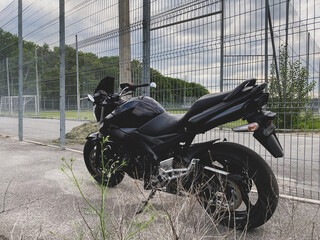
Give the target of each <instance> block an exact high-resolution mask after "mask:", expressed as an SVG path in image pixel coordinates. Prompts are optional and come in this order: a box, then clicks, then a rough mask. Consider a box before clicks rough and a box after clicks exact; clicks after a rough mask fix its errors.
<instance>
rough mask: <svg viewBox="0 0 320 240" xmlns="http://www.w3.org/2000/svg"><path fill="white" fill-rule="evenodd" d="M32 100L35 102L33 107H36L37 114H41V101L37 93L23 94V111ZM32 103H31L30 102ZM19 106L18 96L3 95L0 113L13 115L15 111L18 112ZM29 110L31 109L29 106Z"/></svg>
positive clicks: (0, 102) (0, 101)
mask: <svg viewBox="0 0 320 240" xmlns="http://www.w3.org/2000/svg"><path fill="white" fill-rule="evenodd" d="M31 101H33V102H34V104H33V105H34V107H33V105H32V106H31V108H32V109H33V108H34V112H35V114H36V115H37V116H38V115H39V101H38V99H37V95H23V96H22V102H23V112H25V111H26V107H29V106H28V103H30V102H31ZM29 105H30V104H29ZM18 110H19V106H18V96H3V97H1V100H0V114H2V113H9V114H10V115H13V114H14V112H18ZM27 111H30V109H29V108H28V109H27Z"/></svg>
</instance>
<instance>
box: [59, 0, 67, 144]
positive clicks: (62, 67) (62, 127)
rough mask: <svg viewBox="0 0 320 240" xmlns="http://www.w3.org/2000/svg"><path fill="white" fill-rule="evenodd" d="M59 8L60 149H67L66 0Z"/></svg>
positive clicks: (61, 0) (61, 2)
mask: <svg viewBox="0 0 320 240" xmlns="http://www.w3.org/2000/svg"><path fill="white" fill-rule="evenodd" d="M59 2H60V6H59V13H60V14H59V28H60V36H59V37H60V51H59V55H60V149H61V150H63V149H65V145H66V141H65V132H66V129H65V127H66V120H65V108H66V106H65V105H66V102H65V97H66V96H65V95H66V94H65V77H66V76H65V46H64V44H65V18H64V17H65V15H64V14H65V12H64V8H65V6H64V0H60V1H59Z"/></svg>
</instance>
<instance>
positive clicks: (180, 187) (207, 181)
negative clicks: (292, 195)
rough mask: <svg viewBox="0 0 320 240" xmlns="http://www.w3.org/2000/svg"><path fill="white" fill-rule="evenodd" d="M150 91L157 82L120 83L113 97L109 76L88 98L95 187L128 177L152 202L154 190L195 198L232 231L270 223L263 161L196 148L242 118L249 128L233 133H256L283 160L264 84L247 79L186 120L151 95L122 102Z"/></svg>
mask: <svg viewBox="0 0 320 240" xmlns="http://www.w3.org/2000/svg"><path fill="white" fill-rule="evenodd" d="M149 86H150V87H155V83H151V84H141V85H132V84H121V86H120V87H121V91H120V92H118V93H114V91H113V89H114V79H113V78H111V77H107V78H104V79H103V80H101V81H100V83H99V85H98V86H97V88H96V90H95V93H94V95H88V99H89V100H90V101H92V102H93V103H94V107H95V109H94V113H95V116H96V118H97V121H98V122H99V125H98V129H99V131H98V132H96V133H92V134H90V135H88V137H87V143H86V144H85V147H84V159H85V164H86V166H87V168H88V170H89V172H90V174H91V175H92V176H93V177H94V178H95V180H96V181H97V182H99V183H100V184H102V183H103V184H105V185H108V186H110V187H114V186H116V185H117V184H119V183H120V182H121V181H122V179H123V178H124V174H125V173H127V174H128V175H129V176H130V177H132V178H135V179H141V180H143V181H144V188H145V189H150V190H151V193H150V196H149V199H150V198H151V197H152V196H153V195H154V194H155V192H156V191H165V192H168V193H172V194H185V195H188V194H194V195H195V196H196V197H197V198H198V200H199V202H200V203H201V204H202V206H204V207H205V209H206V210H207V212H208V213H209V214H210V215H211V216H212V217H213V218H214V219H217V220H219V221H220V223H223V224H226V225H228V226H229V227H235V228H239V229H243V228H247V229H250V228H255V227H258V226H260V225H262V224H264V223H265V222H266V221H268V220H269V219H270V217H271V216H272V214H273V213H274V211H275V209H276V207H277V204H278V197H279V190H278V184H277V181H276V178H275V176H274V174H273V172H272V170H271V169H270V167H269V166H268V164H267V163H266V162H265V161H264V159H263V158H262V157H260V156H259V155H258V154H257V153H255V152H254V151H252V150H251V149H249V148H246V147H244V146H242V145H239V144H236V143H232V142H227V141H226V139H223V140H221V139H213V140H210V141H206V142H201V143H193V140H194V138H195V136H196V135H197V134H200V133H202V134H203V133H205V132H207V131H209V130H211V129H213V128H215V127H218V126H221V125H222V124H224V123H228V122H231V121H236V120H238V119H241V118H242V119H244V120H247V121H248V124H246V125H243V126H239V127H235V128H233V129H232V130H233V131H235V132H253V136H254V137H255V138H256V139H257V140H258V141H259V142H260V143H261V144H262V145H263V146H264V147H265V148H266V149H267V150H268V151H269V152H270V153H271V154H272V155H273V156H274V157H276V158H278V157H282V156H283V150H282V147H281V145H280V143H279V141H278V138H277V136H276V135H275V127H274V125H273V124H272V119H273V118H274V117H275V113H272V112H269V111H264V110H262V108H263V106H265V105H266V103H267V101H268V96H269V95H268V93H264V89H265V87H266V84H265V83H263V84H256V80H255V79H251V80H247V81H244V82H243V83H241V84H240V85H239V86H238V87H236V88H235V89H234V90H233V91H229V92H224V93H212V94H207V95H205V96H203V97H201V98H199V99H198V100H197V101H196V102H195V103H194V104H193V105H192V106H191V108H190V109H189V110H188V111H187V112H186V114H184V115H183V116H176V115H173V114H170V113H168V112H166V111H165V109H164V108H163V107H162V106H161V105H160V104H159V103H158V102H157V101H155V100H154V99H152V98H150V97H148V96H140V97H132V98H131V99H129V100H127V101H125V100H123V99H122V97H123V96H125V95H128V94H130V93H132V92H135V90H136V89H137V88H141V87H149ZM106 138H107V140H106ZM106 169H107V170H108V171H106ZM110 169H111V170H110ZM112 169H113V170H114V171H113V170H112Z"/></svg>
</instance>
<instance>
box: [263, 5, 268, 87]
mask: <svg viewBox="0 0 320 240" xmlns="http://www.w3.org/2000/svg"><path fill="white" fill-rule="evenodd" d="M268 57H269V56H268V5H267V1H266V2H265V16H264V62H265V66H264V81H265V83H266V84H267V88H266V91H267V92H268V87H269V85H268V84H269V80H268V71H269V69H268V67H269V66H268V64H269V62H268Z"/></svg>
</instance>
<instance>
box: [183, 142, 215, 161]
mask: <svg viewBox="0 0 320 240" xmlns="http://www.w3.org/2000/svg"><path fill="white" fill-rule="evenodd" d="M219 140H220V139H219V138H218V139H215V140H211V141H208V142H203V143H195V144H192V145H191V146H190V147H189V149H188V153H187V159H188V160H189V162H191V159H192V158H194V156H196V155H197V154H199V153H200V152H203V151H205V150H206V149H209V148H210V147H211V146H212V145H213V144H214V143H215V142H217V141H219Z"/></svg>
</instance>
